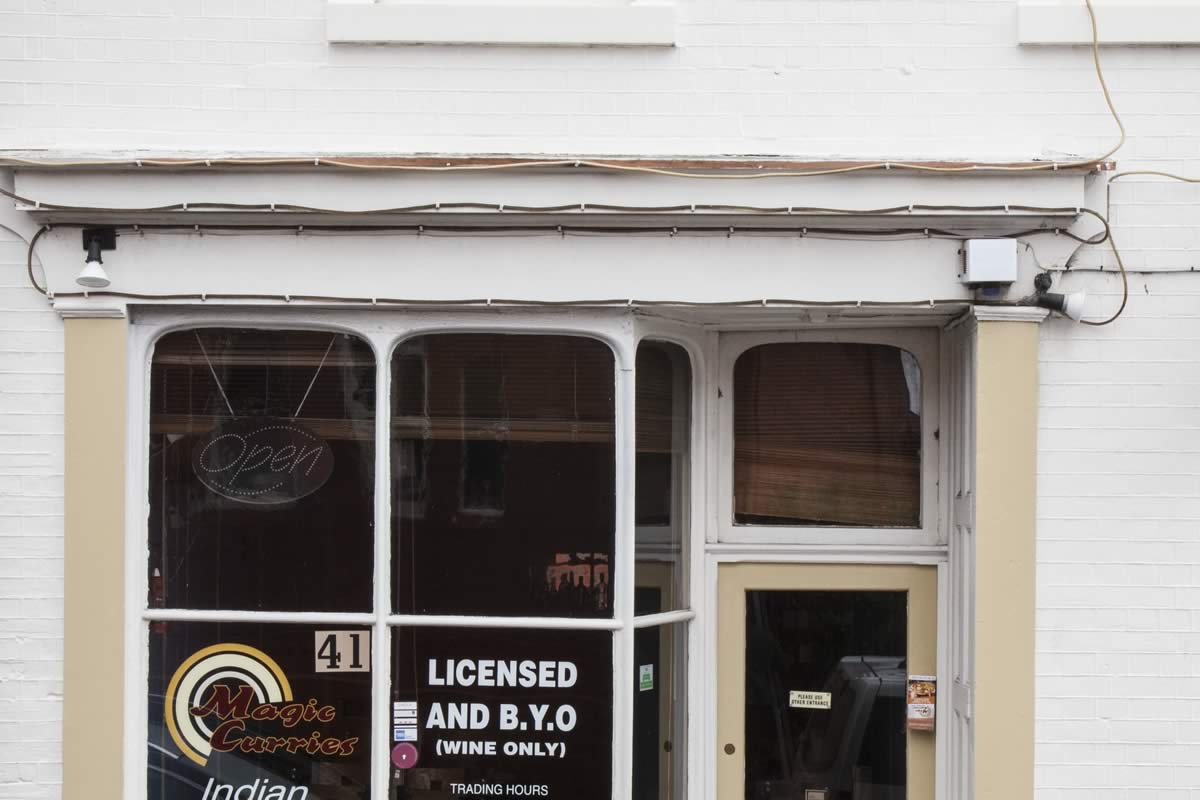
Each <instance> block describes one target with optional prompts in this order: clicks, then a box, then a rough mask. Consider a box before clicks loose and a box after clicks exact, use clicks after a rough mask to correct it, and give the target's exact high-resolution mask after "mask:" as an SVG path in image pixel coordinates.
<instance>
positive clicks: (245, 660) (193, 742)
mask: <svg viewBox="0 0 1200 800" xmlns="http://www.w3.org/2000/svg"><path fill="white" fill-rule="evenodd" d="M231 682H233V683H240V684H242V685H243V686H244V687H247V688H248V689H249V692H250V693H251V694H253V695H254V699H255V700H257V701H258V703H259V704H265V703H286V702H290V701H291V699H292V686H291V684H290V683H288V679H287V676H286V675H284V673H283V670H282V669H280V668H279V665H278V664H277V663H275V661H274V660H273V659H272V658H271V657H270V656H268V655H267V654H266V653H264V652H262V651H261V650H256V649H255V648H253V647H250V646H248V645H244V644H231V643H230V644H215V645H213V646H212V647H206V648H204V649H203V650H199V651H197V652H195V653H193V654H192V655H191V656H190V657H189V658H188V659H187V660H186V661H184V662H183V663H182V664H180V665H179V669H177V670H175V674H174V675H172V676H171V682H170V683H169V684H168V685H167V694H166V698H165V702H164V708H163V716H164V717H165V718H166V723H167V730H168V731H169V732H170V734H171V738H172V739H173V740H174V741H175V745H176V746H177V747H178V748H179V751H180V752H181V753H183V754H184V755H185V756H187V757H188V758H190V759H191V760H192V761H195V762H196V763H197V764H199V765H200V766H204V765H205V764H206V763H208V758H209V756H210V755H211V754H212V750H213V748H212V744H211V740H212V736H213V731H212V729H210V728H209V727H208V725H207V723H206V722H205V720H204V718H203V717H202V716H198V715H196V714H193V713H192V709H193V708H200V707H201V706H202V705H203V702H204V698H205V697H206V695H208V694H210V692H211V691H212V690H213V689H214V687H215V686H216V685H217V684H222V685H227V684H228V683H231Z"/></svg>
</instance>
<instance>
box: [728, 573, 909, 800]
mask: <svg viewBox="0 0 1200 800" xmlns="http://www.w3.org/2000/svg"><path fill="white" fill-rule="evenodd" d="M907 625H908V609H907V595H906V594H905V593H904V592H889V591H749V592H747V593H746V798H747V800H768V799H769V798H788V800H793V798H794V799H795V800H802V799H803V798H806V797H808V796H810V795H808V794H806V792H810V791H811V792H812V793H813V794H812V795H811V796H813V797H819V798H823V800H903V798H904V797H905V787H906V777H905V776H906V773H905V770H906V763H905V757H906V756H905V752H906V750H905V748H906V734H905V689H906V685H907V673H906V653H907V651H908V634H907Z"/></svg>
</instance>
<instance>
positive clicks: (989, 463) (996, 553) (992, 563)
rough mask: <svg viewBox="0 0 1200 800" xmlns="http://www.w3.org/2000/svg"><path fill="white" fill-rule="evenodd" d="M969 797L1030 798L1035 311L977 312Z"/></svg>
mask: <svg viewBox="0 0 1200 800" xmlns="http://www.w3.org/2000/svg"><path fill="white" fill-rule="evenodd" d="M975 312H976V313H975V316H976V320H977V329H976V344H975V368H976V382H975V393H976V395H975V408H976V414H975V685H974V699H973V704H972V705H973V714H972V717H973V727H974V743H975V744H974V754H975V769H974V775H975V793H974V795H975V800H1019V799H1020V798H1031V797H1033V760H1034V609H1035V600H1036V598H1035V576H1036V568H1037V552H1036V535H1035V524H1036V507H1037V394H1038V330H1039V326H1038V324H1037V323H1039V322H1040V321H1041V320H1043V319H1045V317H1046V312H1045V311H1043V310H1041V309H1036V308H977V309H976V310H975Z"/></svg>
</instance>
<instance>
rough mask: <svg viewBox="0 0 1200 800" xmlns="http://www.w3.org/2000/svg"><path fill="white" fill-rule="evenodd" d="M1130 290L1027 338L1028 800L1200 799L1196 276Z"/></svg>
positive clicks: (1199, 289) (1088, 281) (1092, 279)
mask: <svg viewBox="0 0 1200 800" xmlns="http://www.w3.org/2000/svg"><path fill="white" fill-rule="evenodd" d="M1066 285H1067V286H1068V287H1069V288H1074V287H1077V286H1083V285H1086V286H1088V288H1089V289H1090V290H1093V291H1096V290H1103V291H1105V293H1106V296H1104V297H1103V298H1102V300H1100V302H1107V303H1115V302H1116V300H1117V299H1118V293H1119V285H1118V281H1117V279H1116V278H1115V277H1112V276H1098V275H1095V274H1088V275H1073V276H1071V277H1070V278H1069V279H1068V280H1067V281H1066ZM1130 288H1131V290H1132V291H1131V296H1130V302H1129V308H1128V310H1127V311H1126V312H1125V315H1124V316H1123V317H1122V318H1121V320H1120V321H1119V322H1118V323H1117V324H1115V325H1113V326H1110V327H1107V328H1084V327H1080V326H1077V325H1073V324H1070V323H1066V322H1061V321H1052V322H1048V323H1046V324H1045V325H1044V326H1043V328H1042V342H1041V364H1040V369H1041V413H1040V421H1039V423H1040V424H1039V437H1040V438H1039V463H1038V472H1039V477H1038V517H1039V523H1038V616H1037V669H1038V684H1037V785H1038V797H1039V798H1042V799H1043V800H1060V799H1064V800H1065V798H1073V799H1074V798H1078V799H1079V800H1082V799H1083V798H1088V800H1091V799H1092V798H1114V799H1115V798H1133V797H1139V798H1140V797H1145V798H1151V797H1153V798H1195V797H1197V796H1198V795H1200V279H1198V276H1196V275H1194V274H1176V275H1156V276H1135V278H1134V280H1133V281H1132V285H1131V287H1130Z"/></svg>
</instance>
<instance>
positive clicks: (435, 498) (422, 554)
mask: <svg viewBox="0 0 1200 800" xmlns="http://www.w3.org/2000/svg"><path fill="white" fill-rule="evenodd" d="M392 368H393V398H394V409H393V418H392V450H393V456H392V463H393V465H394V469H395V470H396V474H395V478H394V480H393V484H392V485H393V498H392V500H393V502H392V507H393V517H394V519H393V524H394V535H393V550H392V562H393V568H394V575H395V582H394V584H393V603H394V607H395V609H396V611H397V612H398V613H402V614H484V615H510V616H559V617H610V616H612V613H613V612H612V580H613V574H612V561H611V559H612V552H613V536H614V528H615V517H614V509H615V498H616V489H615V480H616V478H615V475H616V473H615V452H616V451H615V443H614V438H613V437H614V425H613V423H614V413H615V412H614V395H613V356H612V351H611V350H609V348H608V347H607V346H606V345H604V344H603V343H601V342H599V341H597V340H594V339H587V338H583V337H578V336H527V335H507V336H506V335H499V334H445V335H435V336H423V337H420V338H418V339H415V340H410V341H407V342H405V343H404V344H402V345H401V347H400V348H398V349H397V351H396V353H395V356H394V357H393V360H392Z"/></svg>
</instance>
